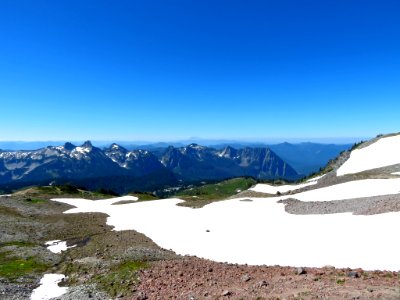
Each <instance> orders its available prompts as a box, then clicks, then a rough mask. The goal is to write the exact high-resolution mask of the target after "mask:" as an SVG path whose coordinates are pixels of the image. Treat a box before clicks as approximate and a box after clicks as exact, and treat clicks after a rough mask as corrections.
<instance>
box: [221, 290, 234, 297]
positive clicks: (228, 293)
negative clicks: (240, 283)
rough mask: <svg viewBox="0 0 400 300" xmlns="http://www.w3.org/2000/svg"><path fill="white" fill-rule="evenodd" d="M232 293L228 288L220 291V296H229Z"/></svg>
mask: <svg viewBox="0 0 400 300" xmlns="http://www.w3.org/2000/svg"><path fill="white" fill-rule="evenodd" d="M231 294H232V293H231V292H230V291H228V290H225V291H223V292H222V294H221V296H224V297H225V296H230V295H231Z"/></svg>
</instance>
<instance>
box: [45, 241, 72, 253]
mask: <svg viewBox="0 0 400 300" xmlns="http://www.w3.org/2000/svg"><path fill="white" fill-rule="evenodd" d="M46 245H47V249H49V250H50V251H51V252H53V253H61V251H65V250H67V249H68V247H67V242H64V241H60V240H54V241H48V242H46Z"/></svg>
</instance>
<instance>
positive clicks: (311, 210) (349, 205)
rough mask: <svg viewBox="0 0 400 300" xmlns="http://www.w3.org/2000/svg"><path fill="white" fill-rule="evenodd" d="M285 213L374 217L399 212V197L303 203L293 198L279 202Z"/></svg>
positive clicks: (386, 196)
mask: <svg viewBox="0 0 400 300" xmlns="http://www.w3.org/2000/svg"><path fill="white" fill-rule="evenodd" d="M279 203H283V204H285V211H286V212H288V213H290V214H296V215H316V214H336V213H346V212H350V213H353V214H355V215H374V214H382V213H387V212H398V211H400V195H398V194H397V195H384V196H376V197H367V198H354V199H348V200H334V201H322V202H303V201H300V200H297V199H294V198H289V199H286V200H280V201H279Z"/></svg>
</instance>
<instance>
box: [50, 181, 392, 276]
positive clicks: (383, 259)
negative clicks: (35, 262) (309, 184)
mask: <svg viewBox="0 0 400 300" xmlns="http://www.w3.org/2000/svg"><path fill="white" fill-rule="evenodd" d="M397 193H400V179H370V180H360V181H354V182H348V183H343V184H338V185H334V186H330V187H326V188H321V189H318V190H313V191H307V192H303V193H299V194H295V195H291V196H290V197H293V198H297V199H299V200H302V201H327V200H340V199H349V198H355V197H367V196H375V195H384V194H397ZM285 198H288V196H285V197H270V198H251V200H252V201H250V202H249V201H241V200H243V199H234V200H226V201H221V202H215V203H212V204H209V205H206V206H205V207H203V208H201V209H191V208H188V207H181V206H177V205H176V204H177V203H179V202H181V201H182V200H180V199H166V200H156V201H146V202H137V203H132V204H124V205H112V203H114V202H118V201H121V198H114V199H108V200H97V201H91V200H82V199H54V201H60V202H64V203H68V204H70V205H73V206H76V208H74V209H71V210H68V211H67V212H66V213H79V212H89V211H90V212H103V213H106V214H108V215H109V218H108V219H107V224H109V225H112V226H114V230H129V229H134V230H136V231H139V232H141V233H143V234H145V235H146V236H148V237H149V238H151V239H152V240H154V241H155V242H156V243H157V244H158V245H159V246H161V247H163V248H165V249H172V250H173V251H175V252H176V253H178V254H182V255H186V254H188V255H196V256H198V257H202V258H207V259H211V260H214V261H219V262H229V263H241V264H251V265H262V264H266V265H282V266H287V265H288V266H307V267H323V266H325V265H332V266H335V267H350V268H363V269H365V270H376V269H379V270H391V271H398V270H399V269H400V260H399V259H398V248H399V245H400V244H399V239H398V238H397V234H396V233H395V231H394V229H395V228H400V213H385V214H379V215H368V216H360V215H352V214H351V213H340V214H331V215H292V214H289V213H286V212H285V210H284V206H283V204H280V203H277V201H278V200H280V199H285ZM246 199H248V198H246Z"/></svg>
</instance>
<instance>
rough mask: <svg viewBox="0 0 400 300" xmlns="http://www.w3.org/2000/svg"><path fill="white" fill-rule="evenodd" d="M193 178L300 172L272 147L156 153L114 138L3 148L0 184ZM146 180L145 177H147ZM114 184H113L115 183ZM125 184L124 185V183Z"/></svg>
mask: <svg viewBox="0 0 400 300" xmlns="http://www.w3.org/2000/svg"><path fill="white" fill-rule="evenodd" d="M152 174H159V175H157V176H159V177H160V179H159V180H160V182H164V181H165V179H166V178H167V177H168V181H170V182H175V181H176V180H177V179H179V180H181V181H184V182H188V181H198V180H217V179H225V178H228V177H236V176H252V177H255V178H259V179H273V178H286V179H296V178H298V177H299V175H298V174H297V173H296V171H295V170H294V169H293V168H292V167H291V166H290V165H289V164H287V163H286V162H285V161H283V160H282V159H281V158H279V157H278V156H277V155H276V154H275V153H274V152H273V151H271V150H270V149H269V148H244V149H239V150H236V149H234V148H232V147H226V148H225V149H223V150H216V149H213V148H209V147H204V146H200V145H197V144H190V145H188V146H186V147H179V148H175V147H172V146H170V147H168V148H166V149H165V151H164V152H163V153H162V154H161V155H160V156H158V157H157V156H156V155H154V154H153V153H152V152H151V151H148V150H133V151H128V150H127V149H126V148H124V147H122V146H120V145H117V144H112V145H111V146H110V147H108V148H105V149H100V148H97V147H94V146H93V145H92V144H91V143H90V141H87V142H85V143H84V144H82V145H81V146H76V145H73V144H71V143H65V144H64V145H63V146H48V147H45V148H41V149H38V150H33V151H1V150H0V184H2V183H9V182H44V181H46V180H47V181H52V180H57V179H63V180H67V179H70V180H72V181H74V182H76V181H77V180H80V179H85V180H86V181H87V180H88V179H91V178H103V181H104V182H106V180H104V178H109V177H118V178H123V177H124V176H128V177H129V176H130V177H143V176H151V178H152V179H151V180H153V181H157V180H158V179H157V176H155V175H152ZM142 180H143V178H142ZM110 185H112V184H111V183H110ZM120 189H121V188H120Z"/></svg>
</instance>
